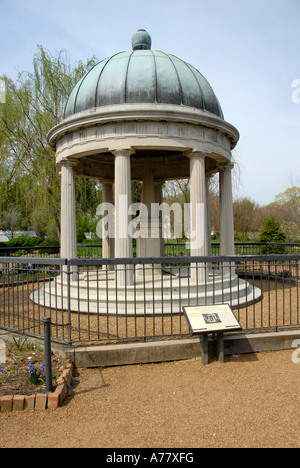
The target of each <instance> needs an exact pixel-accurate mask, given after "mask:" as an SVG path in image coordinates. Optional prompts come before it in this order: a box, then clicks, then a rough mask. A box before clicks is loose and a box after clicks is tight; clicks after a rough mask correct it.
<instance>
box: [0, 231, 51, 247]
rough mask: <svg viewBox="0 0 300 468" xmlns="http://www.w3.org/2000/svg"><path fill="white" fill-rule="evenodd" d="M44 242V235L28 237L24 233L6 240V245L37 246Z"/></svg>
mask: <svg viewBox="0 0 300 468" xmlns="http://www.w3.org/2000/svg"><path fill="white" fill-rule="evenodd" d="M42 242H43V239H42V237H28V236H25V235H24V234H22V235H21V236H19V237H16V238H15V239H11V240H10V241H8V242H5V245H4V246H5V247H37V246H38V245H40V244H41V243H42Z"/></svg>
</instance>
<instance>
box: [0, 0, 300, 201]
mask: <svg viewBox="0 0 300 468" xmlns="http://www.w3.org/2000/svg"><path fill="white" fill-rule="evenodd" d="M299 25H300V0H184V1H183V0H181V1H180V0H148V1H145V2H142V1H138V0H111V1H110V2H109V1H108V0H85V1H82V0H60V1H59V0H0V41H1V42H0V44H1V46H0V75H3V74H5V75H7V76H9V77H11V78H13V79H15V78H16V77H17V74H18V72H21V71H23V70H25V71H31V70H32V58H33V55H34V53H35V52H36V50H37V44H41V45H42V46H43V47H44V48H46V49H48V50H49V51H50V52H51V53H52V54H55V53H56V52H58V51H60V50H62V49H65V50H67V51H68V53H69V57H70V60H71V63H74V64H75V63H76V62H78V61H79V60H83V61H85V60H86V59H87V58H90V57H92V56H93V55H95V56H96V57H97V58H98V59H99V60H102V59H104V58H106V57H108V56H110V55H113V54H114V53H117V52H120V51H123V50H130V49H131V37H132V35H133V34H134V33H135V31H136V30H137V29H139V28H144V29H147V31H148V32H149V33H150V35H151V37H152V48H153V49H154V50H163V51H164V52H167V53H172V54H174V55H177V56H178V57H180V58H181V59H183V60H185V61H187V62H189V63H191V64H192V65H194V66H195V67H196V68H198V70H199V71H200V72H201V73H202V74H203V75H204V76H205V77H206V78H207V79H208V81H209V82H210V83H211V85H212V87H213V88H214V91H215V93H216V95H217V97H218V99H219V101H220V103H221V106H222V109H223V112H224V115H225V119H226V120H227V121H228V122H230V123H232V124H233V125H234V126H235V127H236V128H237V129H238V130H239V132H240V141H239V143H238V146H237V149H236V150H235V151H234V157H235V158H236V160H237V161H238V164H239V167H240V183H239V184H236V185H237V187H235V189H234V195H235V197H248V198H251V199H253V200H255V201H256V202H257V203H259V204H261V205H264V204H268V203H270V202H272V201H273V200H274V197H275V195H276V194H278V193H280V192H282V191H284V190H285V189H286V188H287V187H289V186H290V185H291V183H292V182H294V183H297V184H298V185H299V184H300V164H299V156H300V103H298V104H296V103H295V102H293V101H292V93H293V92H295V91H297V90H295V89H293V88H292V83H293V81H294V80H296V79H300V26H299ZM299 88H300V86H299ZM299 96H300V91H299Z"/></svg>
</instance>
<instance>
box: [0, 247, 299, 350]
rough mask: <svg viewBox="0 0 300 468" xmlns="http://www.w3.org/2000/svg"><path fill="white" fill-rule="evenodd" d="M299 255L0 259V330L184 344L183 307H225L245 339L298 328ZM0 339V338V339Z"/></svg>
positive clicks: (67, 338) (69, 339)
mask: <svg viewBox="0 0 300 468" xmlns="http://www.w3.org/2000/svg"><path fill="white" fill-rule="evenodd" d="M299 261H300V255H271V256H239V257H237V256H233V257H220V256H211V257H168V258H166V257H162V258H154V259H152V258H143V259H140V258H133V259H111V260H106V259H73V260H70V261H67V260H66V259H58V258H53V259H46V258H23V257H18V258H12V257H3V258H1V259H0V329H2V330H10V331H16V332H18V333H22V334H27V335H32V336H42V335H43V317H44V316H50V317H51V323H52V339H53V340H55V341H58V342H62V343H67V344H78V345H80V344H87V343H103V344H104V343H108V342H110V343H111V342H124V341H129V340H134V341H138V340H153V339H168V338H171V337H188V336H190V331H189V327H188V324H187V322H186V319H185V316H184V313H183V307H184V306H188V305H209V304H218V303H224V302H227V303H229V304H230V305H231V306H232V308H233V310H234V313H235V315H236V317H237V319H238V321H239V322H240V324H241V326H242V328H243V331H244V332H253V331H256V332H257V331H268V330H270V331H279V330H282V329H287V328H289V329H290V328H299V327H300V316H299V315H300V314H299V306H300V296H299ZM0 334H1V332H0Z"/></svg>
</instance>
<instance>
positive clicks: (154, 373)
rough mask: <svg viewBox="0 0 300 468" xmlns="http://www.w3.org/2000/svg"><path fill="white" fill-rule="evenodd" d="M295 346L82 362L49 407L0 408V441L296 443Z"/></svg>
mask: <svg viewBox="0 0 300 468" xmlns="http://www.w3.org/2000/svg"><path fill="white" fill-rule="evenodd" d="M292 353H293V351H292V350H290V351H280V352H270V353H261V354H252V355H244V356H238V357H234V356H231V357H227V358H226V362H225V364H220V363H219V362H216V361H214V362H211V363H210V364H209V365H208V366H205V367H203V366H202V364H201V360H200V359H194V360H190V361H182V362H172V363H162V364H152V365H141V366H125V367H118V368H107V369H103V370H99V369H86V370H81V371H80V372H79V376H78V377H77V379H78V384H77V386H76V387H75V390H74V395H73V396H72V397H70V398H69V399H68V400H67V401H66V404H65V405H64V406H63V407H62V408H59V409H57V410H54V411H50V410H48V411H45V412H22V413H2V414H1V413H0V447H1V448H4V447H51V448H54V447H55V448H56V447H103V448H104V447H106V448H113V447H115V448H124V447H141V448H147V447H150V448H198V447H219V448H220V447H287V448H292V447H295V448H299V447H300V418H299V408H300V405H299V403H300V398H299V371H300V364H295V363H293V362H292Z"/></svg>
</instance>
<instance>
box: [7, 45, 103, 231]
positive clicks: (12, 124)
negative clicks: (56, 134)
mask: <svg viewBox="0 0 300 468" xmlns="http://www.w3.org/2000/svg"><path fill="white" fill-rule="evenodd" d="M96 62H97V60H96V59H95V57H93V58H92V59H90V60H87V62H86V63H82V62H79V63H78V64H77V65H76V67H73V68H72V67H71V65H70V62H69V59H68V56H67V54H66V52H65V51H61V52H59V53H58V54H57V55H56V56H52V55H51V54H50V53H49V52H47V51H46V50H44V49H43V47H42V46H38V49H37V53H36V54H35V55H34V58H33V72H32V73H28V72H23V73H21V74H19V76H18V79H17V80H16V82H14V81H13V80H11V79H9V78H8V77H6V76H3V77H2V80H4V82H5V86H6V102H5V103H4V104H1V113H0V190H1V205H0V209H1V212H0V220H1V218H3V217H5V216H6V217H7V216H9V210H11V207H12V206H14V207H15V209H18V210H19V211H20V212H21V213H22V226H20V227H22V228H25V227H27V228H31V229H34V230H36V231H37V232H38V233H39V235H42V236H43V235H45V234H49V235H53V234H54V233H55V234H56V236H57V237H58V238H59V237H60V180H59V173H58V169H57V166H56V163H55V153H54V151H53V150H52V149H51V148H50V146H49V145H48V142H47V133H48V132H49V130H50V129H51V128H52V127H53V126H55V125H56V124H57V123H58V122H59V121H61V120H62V118H63V110H64V106H65V103H66V101H67V98H68V96H69V94H70V93H71V90H72V89H73V87H74V86H75V84H76V83H77V82H78V80H79V79H80V78H81V77H82V76H83V74H84V73H86V72H87V71H88V70H89V69H90V68H91V67H92V66H93V65H94V64H95V63H96ZM83 185H84V186H85V187H86V188H87V186H88V188H87V190H88V191H89V192H91V191H93V190H94V191H95V182H93V181H90V184H82V183H81V184H80V183H79V186H80V193H81V197H79V202H80V199H85V198H86V197H85V196H82V191H83V188H82V187H83ZM25 225H26V226H25Z"/></svg>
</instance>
